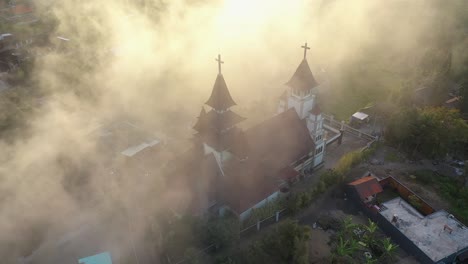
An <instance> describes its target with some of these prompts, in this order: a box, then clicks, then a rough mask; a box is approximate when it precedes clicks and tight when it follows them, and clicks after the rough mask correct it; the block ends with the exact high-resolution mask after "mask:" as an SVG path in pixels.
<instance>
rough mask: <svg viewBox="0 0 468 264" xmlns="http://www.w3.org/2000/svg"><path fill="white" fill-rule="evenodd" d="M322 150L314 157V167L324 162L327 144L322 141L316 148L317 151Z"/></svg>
mask: <svg viewBox="0 0 468 264" xmlns="http://www.w3.org/2000/svg"><path fill="white" fill-rule="evenodd" d="M320 148H322V151H321V152H320V153H318V154H315V157H314V167H315V166H318V165H319V164H320V163H322V162H323V157H324V154H325V142H324V141H323V140H321V142H320V144H317V146H316V147H315V150H316V151H317V150H318V149H320Z"/></svg>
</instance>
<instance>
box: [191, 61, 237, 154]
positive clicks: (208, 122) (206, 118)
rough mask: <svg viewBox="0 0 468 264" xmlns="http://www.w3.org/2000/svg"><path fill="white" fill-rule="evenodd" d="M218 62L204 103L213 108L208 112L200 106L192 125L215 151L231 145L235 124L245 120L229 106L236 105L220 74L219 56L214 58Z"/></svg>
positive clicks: (220, 62) (225, 148)
mask: <svg viewBox="0 0 468 264" xmlns="http://www.w3.org/2000/svg"><path fill="white" fill-rule="evenodd" d="M216 61H217V62H218V71H219V72H218V76H217V77H216V81H215V84H214V87H213V91H212V92H211V96H210V98H209V99H208V101H207V102H206V104H207V105H208V106H210V107H212V108H213V109H211V110H210V111H208V112H205V110H204V109H203V108H202V111H201V113H200V116H199V117H198V121H197V123H196V124H195V126H194V127H193V129H195V130H196V131H197V132H198V134H197V137H199V138H201V140H203V142H204V143H206V144H208V145H209V146H210V147H212V148H214V149H215V150H216V151H224V150H227V149H230V148H231V147H232V144H233V142H234V141H235V140H234V137H236V134H237V132H236V125H237V124H238V123H239V122H241V121H243V120H245V118H243V117H241V116H239V115H238V114H236V113H234V112H233V111H231V110H229V108H230V107H232V106H234V105H236V103H235V102H234V100H233V99H232V97H231V94H230V93H229V90H228V88H227V85H226V82H225V81H224V78H223V75H222V74H221V64H222V63H223V61H221V56H220V55H218V58H217V59H216Z"/></svg>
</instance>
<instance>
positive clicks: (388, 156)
mask: <svg viewBox="0 0 468 264" xmlns="http://www.w3.org/2000/svg"><path fill="white" fill-rule="evenodd" d="M385 160H386V161H389V162H402V161H403V158H402V157H400V156H399V155H398V153H395V152H393V151H392V152H389V153H387V154H386V155H385Z"/></svg>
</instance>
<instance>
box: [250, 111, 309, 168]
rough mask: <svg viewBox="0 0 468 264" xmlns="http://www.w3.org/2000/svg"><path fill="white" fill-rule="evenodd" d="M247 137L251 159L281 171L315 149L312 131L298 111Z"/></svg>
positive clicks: (267, 123)
mask: <svg viewBox="0 0 468 264" xmlns="http://www.w3.org/2000/svg"><path fill="white" fill-rule="evenodd" d="M245 134H246V137H247V142H248V144H249V146H250V149H251V150H252V151H251V152H250V155H249V157H250V156H255V157H259V158H261V159H262V160H264V161H268V162H271V166H273V167H278V169H282V168H284V167H286V166H288V165H290V164H291V163H293V162H294V161H297V160H298V159H300V158H301V157H303V156H305V155H307V154H308V153H309V152H310V151H311V149H314V142H313V140H312V138H311V137H310V134H309V130H308V129H307V126H306V124H305V123H304V122H303V121H302V120H301V119H300V118H299V115H298V114H297V112H296V110H294V108H291V109H289V110H287V111H285V112H283V113H281V114H279V115H276V116H274V117H272V118H270V119H268V120H266V121H264V122H262V123H260V124H259V125H257V126H255V127H252V128H250V129H248V130H247V131H246V132H245Z"/></svg>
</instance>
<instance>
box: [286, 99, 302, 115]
mask: <svg viewBox="0 0 468 264" xmlns="http://www.w3.org/2000/svg"><path fill="white" fill-rule="evenodd" d="M302 105H303V102H302V101H301V100H300V99H299V98H297V97H294V96H290V97H289V98H288V109H289V108H293V107H294V109H295V110H296V112H297V115H298V116H299V117H301V112H302ZM301 119H302V118H301Z"/></svg>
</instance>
